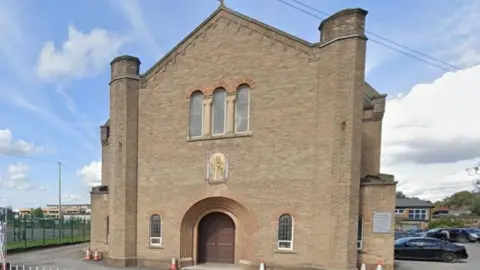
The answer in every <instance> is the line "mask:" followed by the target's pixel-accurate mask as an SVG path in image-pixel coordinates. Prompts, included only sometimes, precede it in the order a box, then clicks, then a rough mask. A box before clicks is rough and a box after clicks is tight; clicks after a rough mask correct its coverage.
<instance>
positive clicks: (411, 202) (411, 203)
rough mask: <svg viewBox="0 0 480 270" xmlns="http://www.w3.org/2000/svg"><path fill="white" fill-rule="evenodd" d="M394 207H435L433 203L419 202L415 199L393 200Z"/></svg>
mask: <svg viewBox="0 0 480 270" xmlns="http://www.w3.org/2000/svg"><path fill="white" fill-rule="evenodd" d="M395 206H396V207H425V208H426V207H428V208H433V207H435V206H434V205H433V203H431V202H427V201H424V200H420V199H417V198H396V200H395Z"/></svg>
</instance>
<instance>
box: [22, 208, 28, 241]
mask: <svg viewBox="0 0 480 270" xmlns="http://www.w3.org/2000/svg"><path fill="white" fill-rule="evenodd" d="M22 234H23V235H22V236H23V246H24V248H27V216H26V215H25V216H23V233H22Z"/></svg>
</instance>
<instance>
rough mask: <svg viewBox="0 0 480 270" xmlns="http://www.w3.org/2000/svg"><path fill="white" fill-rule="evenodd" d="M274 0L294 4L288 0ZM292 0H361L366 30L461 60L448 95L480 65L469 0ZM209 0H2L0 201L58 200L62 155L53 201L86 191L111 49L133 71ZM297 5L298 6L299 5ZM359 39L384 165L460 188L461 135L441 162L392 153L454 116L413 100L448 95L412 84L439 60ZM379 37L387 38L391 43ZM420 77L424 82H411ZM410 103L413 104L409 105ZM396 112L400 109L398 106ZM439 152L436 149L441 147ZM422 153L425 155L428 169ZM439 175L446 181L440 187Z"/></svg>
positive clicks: (282, 12)
mask: <svg viewBox="0 0 480 270" xmlns="http://www.w3.org/2000/svg"><path fill="white" fill-rule="evenodd" d="M285 1H286V2H289V3H291V4H294V5H297V6H298V7H301V6H299V5H298V4H295V3H294V2H292V1H291V0H285ZM302 2H303V3H305V4H308V5H311V6H313V7H315V8H317V9H319V10H321V11H323V12H326V13H328V14H331V13H334V12H336V11H338V10H340V9H342V8H350V7H362V8H364V9H367V10H368V11H369V15H368V20H367V30H368V31H370V32H374V33H375V34H378V35H381V36H382V37H385V38H388V39H391V40H394V41H396V42H398V43H401V44H403V45H405V46H408V47H410V48H413V49H415V50H419V51H421V52H424V53H427V54H428V55H430V56H433V57H435V58H439V59H442V60H444V61H446V62H449V63H451V64H453V65H455V66H458V67H459V68H460V69H462V70H463V69H465V70H464V71H465V72H466V73H462V74H460V73H459V72H461V71H458V72H457V73H451V74H450V75H451V77H452V76H457V77H461V76H467V77H468V79H466V78H464V77H462V79H458V80H460V82H461V83H466V86H463V87H461V90H459V89H456V93H454V92H453V91H451V90H450V92H449V93H450V94H451V95H452V97H458V95H459V93H463V95H465V102H470V101H471V100H472V99H474V98H476V97H477V96H478V94H477V93H475V91H473V90H475V89H473V90H472V87H473V86H472V83H473V82H471V81H468V80H470V79H472V80H473V79H476V78H478V77H480V74H479V73H478V72H479V70H478V68H477V66H478V64H479V63H480V51H479V48H480V42H479V40H480V38H479V37H478V36H480V31H479V30H480V27H478V26H476V25H478V21H479V20H480V15H479V13H478V10H480V8H477V7H479V6H478V2H477V3H475V1H473V0H472V1H470V0H464V1H458V0H450V1H447V0H443V1H437V0H435V1H433V0H424V1H416V0H404V1H378V0H357V1H354V0H348V1H347V0H342V1H333V0H329V1H327V0H310V1H307V0H303V1H302ZM225 3H226V5H227V6H228V7H229V8H232V9H234V10H236V11H239V12H241V13H243V14H245V15H248V16H250V17H253V18H255V19H257V20H260V21H263V22H265V23H267V24H270V25H272V26H274V27H277V28H279V29H281V30H284V31H286V32H289V33H291V34H294V35H296V36H298V37H300V38H303V39H306V40H308V41H310V42H316V41H318V39H319V31H318V29H317V28H318V25H319V23H320V20H319V19H317V18H315V17H312V16H309V15H307V14H304V13H302V12H299V11H298V10H295V9H293V8H291V7H289V6H287V5H284V4H282V3H281V2H279V1H276V0H260V1H259V0H226V1H225ZM217 6H218V1H216V0H202V1H193V0H177V1H158V0H141V1H136V0H111V1H108V0H104V1H93V0H83V1H54V0H44V1H33V0H25V1H12V0H4V1H1V2H0V36H1V37H2V39H1V40H0V60H1V61H2V63H3V64H2V65H0V71H1V72H0V153H1V152H3V153H4V155H1V154H0V180H1V181H2V182H1V184H0V205H12V206H14V207H16V208H20V207H35V206H38V205H45V204H52V203H57V201H58V188H57V181H58V164H57V163H56V162H58V161H60V162H62V164H63V165H64V166H63V170H62V179H63V183H64V188H63V192H64V201H65V202H72V203H80V202H89V193H88V191H89V188H90V186H91V185H92V183H96V182H98V181H99V177H100V175H99V169H100V163H99V161H100V156H101V150H100V141H99V126H100V125H101V124H102V123H104V122H105V121H106V120H107V119H108V113H109V112H108V108H109V105H108V102H109V100H108V94H109V93H108V79H109V62H110V60H111V59H113V58H114V57H115V56H117V55H120V54H131V55H135V56H138V57H140V59H141V61H142V71H145V70H147V69H148V68H149V67H150V66H151V65H152V64H153V63H155V62H156V61H157V60H158V59H160V57H161V56H163V55H164V54H165V53H167V52H168V51H169V50H170V49H171V48H172V47H173V46H175V45H176V44H177V43H178V42H179V41H180V40H181V39H183V38H184V37H185V36H186V35H187V34H188V33H189V32H190V31H192V30H193V29H194V28H195V27H196V26H197V25H198V24H199V23H200V22H202V21H203V20H204V19H205V18H206V17H207V16H208V15H209V14H210V13H212V12H213V11H214V10H215V9H216V8H217ZM301 8H303V9H305V10H306V8H305V7H301ZM310 12H312V13H316V12H315V11H310ZM316 14H318V13H316ZM318 15H319V16H321V17H325V16H324V15H322V14H318ZM472 22H474V23H472ZM375 39H376V40H379V39H378V38H375ZM384 43H386V42H384ZM368 46H369V47H368V53H367V58H368V63H367V67H368V71H367V80H368V81H369V82H370V83H371V84H372V85H373V86H374V87H376V88H377V89H378V90H379V91H380V92H383V93H388V94H389V97H390V101H389V102H390V103H391V104H392V108H393V109H392V112H390V113H387V116H386V119H385V122H386V123H385V125H384V130H385V131H384V137H385V136H388V139H387V143H385V142H384V145H385V147H384V150H385V151H384V153H385V154H384V160H387V161H386V162H384V164H386V165H385V166H383V169H385V170H388V171H386V172H388V173H394V174H396V175H398V177H400V178H398V177H397V180H399V181H400V187H402V186H403V189H404V190H405V191H407V193H410V194H412V195H418V196H424V197H425V198H430V199H432V198H434V197H433V195H432V193H435V196H436V197H435V198H437V197H438V196H443V195H445V194H448V193H451V192H453V191H455V190H458V189H462V188H469V186H468V185H467V183H470V182H469V181H470V179H469V178H468V176H465V175H463V174H462V173H464V167H465V166H469V165H468V164H471V163H473V162H474V161H475V160H477V158H478V157H479V156H480V153H476V152H475V151H473V152H472V147H470V146H468V145H467V146H465V148H466V150H465V151H466V152H468V154H466V155H464V156H468V158H467V157H464V156H462V157H461V158H457V159H448V158H447V159H448V160H449V162H448V164H447V165H446V163H445V162H444V163H442V162H440V163H439V162H437V161H432V162H430V163H429V162H427V163H421V162H413V161H411V160H410V161H409V162H400V161H398V160H399V159H398V156H399V153H400V152H401V154H405V153H406V152H405V151H407V150H408V149H409V150H412V147H410V148H408V147H409V145H410V144H411V143H412V142H413V141H415V139H418V138H424V137H425V138H432V139H431V140H429V142H431V143H433V142H438V140H436V139H435V138H433V137H432V136H436V135H438V134H439V133H442V134H447V133H448V132H444V131H440V132H439V130H441V128H442V127H444V128H452V129H453V130H455V129H456V130H458V129H459V128H461V127H457V126H455V125H457V124H458V121H456V120H455V119H453V118H452V117H450V118H452V119H450V118H448V117H447V116H445V118H442V120H441V121H440V120H439V118H438V117H439V116H438V115H439V114H438V113H436V112H437V111H429V112H428V113H426V114H425V113H423V112H422V111H419V107H421V106H420V105H418V104H429V101H433V100H437V99H438V100H440V99H441V98H443V99H442V100H444V99H445V100H447V101H445V102H448V99H446V98H444V97H445V96H448V95H447V94H442V95H440V96H439V97H433V96H428V95H423V94H421V93H437V92H438V93H440V92H441V91H435V89H444V88H445V85H442V83H445V80H444V81H441V80H440V81H439V80H437V79H439V78H441V77H442V76H444V75H445V73H446V71H445V70H442V69H439V68H435V67H432V66H430V65H427V64H425V63H423V62H421V61H418V60H415V59H412V58H411V57H408V56H405V55H404V54H402V53H399V52H396V51H394V50H391V49H388V48H385V47H384V46H381V45H378V44H375V43H373V42H369V44H368ZM390 46H394V47H395V45H392V44H390ZM427 60H428V59H427ZM475 68H476V69H475ZM468 72H470V73H468ZM475 72H477V73H475ZM467 73H468V74H467ZM465 74H467V75H465ZM477 74H478V75H479V76H477ZM447 75H448V74H447ZM447 79H448V78H447ZM436 80H437V81H436ZM454 81H455V80H454ZM447 82H448V83H453V84H455V83H454V82H450V81H448V80H447ZM455 82H459V81H455ZM419 84H425V85H426V86H425V87H423V88H422V87H419V86H418V85H419ZM416 85H417V86H416ZM439 85H440V86H439ZM477 85H480V83H479V84H477ZM414 86H415V87H414ZM420 86H421V85H420ZM455 87H458V86H455ZM412 88H413V89H420V88H421V89H423V91H421V89H420V90H418V91H412ZM473 88H474V87H473ZM425 89H426V90H425ZM448 89H451V88H448ZM461 91H464V92H461ZM418 92H419V93H420V94H418ZM442 93H443V92H442ZM475 95H477V96H475ZM420 98H424V100H421V99H420ZM412 104H417V106H416V107H415V108H412V107H409V106H412ZM434 104H438V105H434ZM444 105H445V104H441V103H439V102H432V103H431V106H432V108H436V109H438V111H439V112H442V111H445V110H446V108H445V107H442V106H444ZM455 106H458V107H459V108H453V107H452V104H448V108H450V109H452V110H455V111H456V112H458V111H459V110H462V108H464V107H465V106H461V105H458V104H457V105H455ZM473 106H474V105H473ZM388 108H389V107H388V104H387V110H388ZM393 110H395V112H393ZM415 110H416V111H415ZM432 110H433V109H432ZM414 111H415V112H418V114H415V113H413V112H414ZM406 112H409V114H408V115H406V114H405V113H406ZM398 115H403V116H405V117H407V116H409V117H414V116H416V117H418V116H419V115H422V117H420V118H421V120H422V121H423V122H425V123H427V124H429V123H430V124H431V123H438V125H437V126H429V128H430V129H429V130H430V131H432V132H433V131H436V132H434V133H433V134H434V135H431V134H430V133H429V134H430V135H428V136H426V135H425V134H426V133H425V129H422V131H419V130H413V129H412V128H407V129H405V130H403V131H402V129H401V127H400V126H401V123H402V121H403V120H402V119H406V118H399V117H398ZM427 116H428V117H431V118H427ZM447 118H448V119H447ZM408 119H410V118H408ZM412 119H413V118H412ZM449 119H450V120H449ZM472 120H473V119H472ZM412 121H416V120H415V119H414V120H412ZM445 121H452V122H451V123H450V122H445ZM432 125H433V124H432ZM469 133H471V132H469ZM385 134H386V135H385ZM398 134H401V136H400V135H398ZM435 134H436V135H435ZM448 134H450V133H448ZM479 134H480V133H479ZM424 135H425V136H424ZM450 135H451V137H449V138H443V137H442V138H440V139H441V140H440V139H439V140H440V141H441V142H444V143H443V144H442V145H445V142H447V141H448V142H450V141H449V140H453V139H454V138H457V139H458V138H459V136H462V135H461V134H456V133H455V132H452V133H451V134H450ZM422 136H423V137H422ZM467 137H468V138H466V137H462V138H463V139H465V138H466V139H468V140H467V141H468V142H470V141H475V140H476V139H479V138H477V137H476V135H471V136H467ZM399 142H402V143H403V148H401V147H400V148H399V147H398V145H399ZM406 142H408V143H409V144H408V145H407V144H406ZM392 145H393V146H392ZM422 145H425V144H422ZM436 148H437V149H438V147H436ZM399 149H400V150H399ZM405 149H407V150H405ZM417 150H418V149H417ZM425 151H427V150H425ZM427 152H428V151H427ZM450 152H451V151H450V150H444V152H442V153H441V154H445V153H450ZM474 152H475V153H474ZM5 154H8V155H5ZM12 155H15V156H23V157H22V158H20V157H15V156H12ZM389 155H390V156H389ZM437 155H438V153H437ZM25 157H28V158H25ZM394 157H396V159H395V158H394ZM389 158H390V159H389ZM389 160H390V161H389ZM395 160H397V161H398V162H396V161H395ZM427 161H428V160H427ZM425 164H427V165H428V166H433V167H431V170H430V171H428V173H427V172H426V171H425V168H426V165H425ZM449 166H450V167H449ZM422 168H423V169H422ZM439 168H440V169H439ZM445 168H448V169H445ZM415 170H418V171H421V172H422V173H423V174H425V175H423V176H422V181H423V182H424V185H427V186H428V188H430V189H431V190H435V192H433V191H432V192H430V193H428V194H427V193H426V192H427V191H428V188H427V189H426V188H425V186H422V184H418V181H417V180H418V179H417V180H412V176H411V175H412V174H415V172H416V171H415ZM452 175H453V176H454V177H453V178H452ZM455 177H457V178H455ZM439 178H441V179H445V180H444V181H445V183H443V184H439V183H438V179H439ZM451 179H455V181H457V180H458V179H460V180H458V181H461V182H462V183H463V184H462V185H460V186H459V185H456V184H455V183H457V182H455V181H454V182H453V183H452V181H453V180H451ZM447 182H448V183H447ZM449 185H450V186H449ZM442 186H443V187H445V186H448V188H444V189H441V188H442ZM426 190H427V191H426ZM439 190H441V192H439ZM439 194H441V195H439Z"/></svg>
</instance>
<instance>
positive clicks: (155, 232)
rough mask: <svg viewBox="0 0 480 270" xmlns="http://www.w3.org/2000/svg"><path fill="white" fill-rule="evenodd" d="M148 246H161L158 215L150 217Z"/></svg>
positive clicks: (160, 223)
mask: <svg viewBox="0 0 480 270" xmlns="http://www.w3.org/2000/svg"><path fill="white" fill-rule="evenodd" d="M150 245H151V246H161V245H162V219H161V218H160V216H159V215H152V216H151V217H150Z"/></svg>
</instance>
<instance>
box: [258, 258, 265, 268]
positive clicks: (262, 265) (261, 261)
mask: <svg viewBox="0 0 480 270" xmlns="http://www.w3.org/2000/svg"><path fill="white" fill-rule="evenodd" d="M258 270H265V263H264V262H263V259H262V260H260V267H259V268H258Z"/></svg>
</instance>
